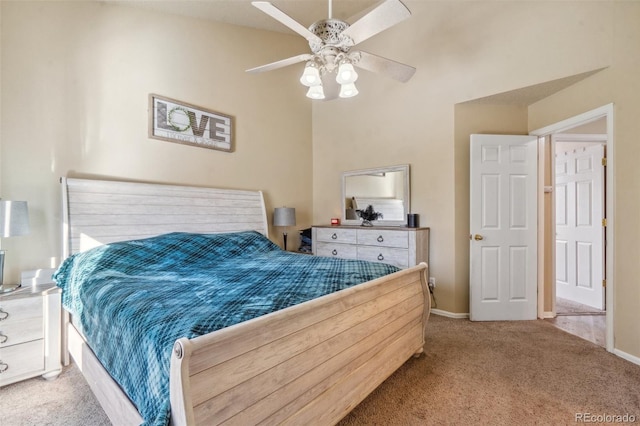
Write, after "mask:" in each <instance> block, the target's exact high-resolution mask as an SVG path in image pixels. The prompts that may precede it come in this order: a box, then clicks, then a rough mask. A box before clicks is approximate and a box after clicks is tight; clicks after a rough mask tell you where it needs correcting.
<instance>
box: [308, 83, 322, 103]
mask: <svg viewBox="0 0 640 426" xmlns="http://www.w3.org/2000/svg"><path fill="white" fill-rule="evenodd" d="M307 98H311V99H324V90H323V89H322V85H321V84H319V85H317V86H311V87H309V90H308V91H307Z"/></svg>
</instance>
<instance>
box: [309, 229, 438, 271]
mask: <svg viewBox="0 0 640 426" xmlns="http://www.w3.org/2000/svg"><path fill="white" fill-rule="evenodd" d="M312 244H313V254H314V255H317V256H327V257H340V258H343V259H359V260H368V261H372V262H382V263H389V264H391V265H394V266H397V267H399V268H408V267H411V266H415V265H417V264H419V263H420V262H425V263H427V264H428V263H429V228H404V227H363V226H314V227H313V229H312Z"/></svg>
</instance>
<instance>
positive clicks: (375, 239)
mask: <svg viewBox="0 0 640 426" xmlns="http://www.w3.org/2000/svg"><path fill="white" fill-rule="evenodd" d="M357 240H358V244H359V245H367V246H379V247H398V248H404V249H406V248H408V247H409V232H407V231H390V230H386V229H380V230H378V229H358V230H357Z"/></svg>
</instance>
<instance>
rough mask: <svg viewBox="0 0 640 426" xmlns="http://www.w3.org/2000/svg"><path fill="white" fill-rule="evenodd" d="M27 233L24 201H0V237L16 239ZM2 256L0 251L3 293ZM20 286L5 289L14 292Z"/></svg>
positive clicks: (0, 287) (0, 278) (25, 203)
mask: <svg viewBox="0 0 640 426" xmlns="http://www.w3.org/2000/svg"><path fill="white" fill-rule="evenodd" d="M28 233H29V209H28V207H27V202H26V201H2V200H0V237H2V238H4V237H17V236H20V235H27V234H28ZM4 255H5V251H4V250H0V289H2V291H5V288H4V286H3V284H4ZM18 287H20V284H18V285H15V286H11V287H10V288H7V289H6V290H7V291H10V290H15V289H16V288H18Z"/></svg>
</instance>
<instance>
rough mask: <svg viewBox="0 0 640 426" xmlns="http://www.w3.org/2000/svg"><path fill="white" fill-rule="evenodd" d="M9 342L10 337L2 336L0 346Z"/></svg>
mask: <svg viewBox="0 0 640 426" xmlns="http://www.w3.org/2000/svg"><path fill="white" fill-rule="evenodd" d="M7 340H9V336H5V335H4V334H0V344H2V343H6V342H7Z"/></svg>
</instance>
